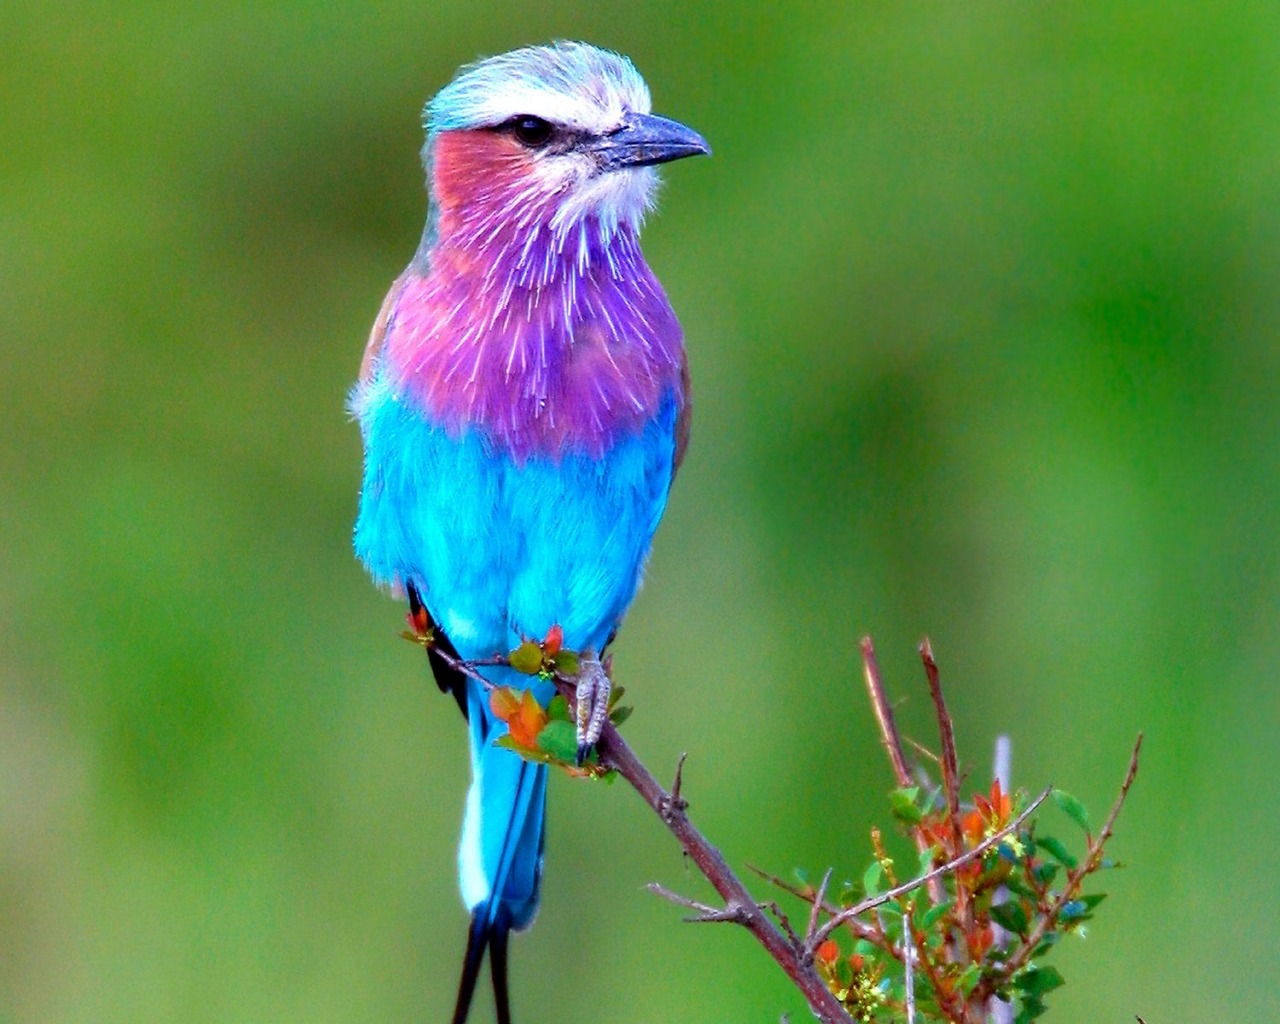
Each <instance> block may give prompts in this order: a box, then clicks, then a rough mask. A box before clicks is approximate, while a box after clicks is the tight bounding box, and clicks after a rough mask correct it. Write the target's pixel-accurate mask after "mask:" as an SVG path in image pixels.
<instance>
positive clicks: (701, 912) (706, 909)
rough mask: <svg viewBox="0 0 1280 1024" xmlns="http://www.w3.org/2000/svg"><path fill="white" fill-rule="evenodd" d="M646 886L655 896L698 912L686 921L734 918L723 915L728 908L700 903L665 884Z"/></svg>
mask: <svg viewBox="0 0 1280 1024" xmlns="http://www.w3.org/2000/svg"><path fill="white" fill-rule="evenodd" d="M645 888H646V889H648V890H649V892H651V893H653V894H654V895H655V896H661V897H662V898H663V899H664V900H667V901H669V902H671V903H674V904H675V905H676V906H678V907H686V908H687V909H689V910H696V911H697V912H698V914H697V916H696V917H686V918H685V920H686V921H711V920H725V921H727V920H732V917H723V916H722V915H724V914H725V913H726V912H727V908H726V909H721V908H720V907H713V906H710V905H709V904H706V903H699V902H698V901H697V900H691V899H690V898H689V897H688V896H682V895H680V893H678V892H675V891H673V890H671V889H668V888H667V887H666V886H665V885H659V884H658V883H657V882H650V883H649V884H648V885H646V886H645Z"/></svg>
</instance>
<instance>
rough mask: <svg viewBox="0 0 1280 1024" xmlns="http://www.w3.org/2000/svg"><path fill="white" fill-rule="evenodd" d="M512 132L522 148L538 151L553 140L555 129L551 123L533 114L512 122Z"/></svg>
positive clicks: (522, 116) (523, 115)
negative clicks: (552, 135)
mask: <svg viewBox="0 0 1280 1024" xmlns="http://www.w3.org/2000/svg"><path fill="white" fill-rule="evenodd" d="M511 131H512V133H513V134H514V135H515V137H516V139H517V140H518V141H519V143H520V144H521V145H522V146H528V147H529V148H530V149H537V148H538V147H539V146H545V145H546V144H547V143H548V142H549V141H550V140H551V134H552V132H553V131H554V128H553V127H552V125H551V122H550V121H547V120H544V119H543V118H541V117H534V116H533V115H532V114H522V115H521V116H520V117H517V118H515V119H514V120H512V121H511Z"/></svg>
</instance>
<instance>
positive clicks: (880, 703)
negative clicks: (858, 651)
mask: <svg viewBox="0 0 1280 1024" xmlns="http://www.w3.org/2000/svg"><path fill="white" fill-rule="evenodd" d="M862 669H863V675H864V676H865V677H866V680H867V694H868V696H870V698H871V710H872V711H874V712H875V716H876V724H877V725H878V726H880V741H881V742H882V743H883V744H884V749H885V752H886V753H887V754H888V755H889V763H890V764H891V765H893V775H894V778H896V779H897V780H898V785H899V786H902V787H906V786H910V785H911V772H910V770H909V769H908V768H907V759H906V758H905V757H904V756H903V754H902V737H901V736H899V735H898V726H897V723H896V722H894V720H893V705H891V704H890V703H889V699H888V698H887V697H886V696H885V693H884V682H883V678H882V677H881V675H880V661H879V659H878V658H877V657H876V649H875V646H874V645H873V644H872V643H871V637H869V636H864V637H863V638H862Z"/></svg>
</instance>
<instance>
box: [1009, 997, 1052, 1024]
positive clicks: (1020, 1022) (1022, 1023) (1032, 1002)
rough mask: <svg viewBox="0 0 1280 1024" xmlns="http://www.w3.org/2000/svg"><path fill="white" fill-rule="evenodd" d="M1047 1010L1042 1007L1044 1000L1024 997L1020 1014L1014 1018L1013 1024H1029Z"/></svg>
mask: <svg viewBox="0 0 1280 1024" xmlns="http://www.w3.org/2000/svg"><path fill="white" fill-rule="evenodd" d="M1047 1009H1048V1007H1047V1006H1045V1005H1044V1000H1042V999H1038V998H1036V997H1034V996H1031V997H1024V998H1023V1000H1022V1012H1021V1013H1019V1014H1018V1016H1017V1017H1015V1018H1014V1024H1031V1022H1032V1021H1033V1020H1035V1019H1036V1018H1037V1017H1039V1016H1040V1015H1041V1014H1043V1013H1044V1011H1045V1010H1047Z"/></svg>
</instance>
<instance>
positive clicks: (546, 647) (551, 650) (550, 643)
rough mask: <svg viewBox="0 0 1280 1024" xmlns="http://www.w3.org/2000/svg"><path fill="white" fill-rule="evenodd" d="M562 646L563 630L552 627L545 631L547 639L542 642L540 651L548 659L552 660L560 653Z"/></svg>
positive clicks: (558, 627)
mask: <svg viewBox="0 0 1280 1024" xmlns="http://www.w3.org/2000/svg"><path fill="white" fill-rule="evenodd" d="M563 646H564V629H563V628H561V627H560V626H558V625H557V626H552V627H551V628H550V629H549V630H547V638H546V639H545V640H543V641H542V650H543V653H544V654H546V656H547V657H548V658H554V657H555V656H556V655H557V654H559V653H560V648H562V647H563Z"/></svg>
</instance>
